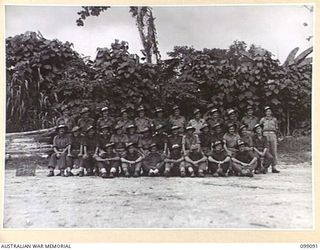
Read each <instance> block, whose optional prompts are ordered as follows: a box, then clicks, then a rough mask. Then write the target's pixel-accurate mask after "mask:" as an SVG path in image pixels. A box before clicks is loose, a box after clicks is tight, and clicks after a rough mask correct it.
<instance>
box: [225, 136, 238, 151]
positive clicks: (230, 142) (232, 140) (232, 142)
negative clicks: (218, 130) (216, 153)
mask: <svg viewBox="0 0 320 250" xmlns="http://www.w3.org/2000/svg"><path fill="white" fill-rule="evenodd" d="M239 139H240V135H238V134H233V135H231V134H229V133H225V134H224V136H223V140H224V141H225V142H226V146H227V148H236V146H237V141H238V140H239Z"/></svg>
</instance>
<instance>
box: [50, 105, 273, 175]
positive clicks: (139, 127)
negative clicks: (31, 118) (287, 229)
mask: <svg viewBox="0 0 320 250" xmlns="http://www.w3.org/2000/svg"><path fill="white" fill-rule="evenodd" d="M171 112H172V115H170V116H169V117H165V116H164V110H163V109H162V108H160V107H156V108H155V109H154V110H153V115H154V118H153V119H151V118H149V117H147V116H146V110H145V108H144V107H143V106H139V107H138V108H137V109H136V117H135V118H134V119H130V116H129V113H128V110H127V109H126V108H123V109H121V110H120V114H121V115H120V117H118V118H114V117H112V115H111V114H110V110H109V108H108V107H103V108H102V109H101V117H100V118H99V119H98V120H95V119H93V118H92V117H90V115H91V113H90V109H89V108H86V107H85V108H83V109H82V110H81V112H80V117H79V119H77V121H76V120H75V119H74V117H73V116H72V115H71V112H70V108H69V107H68V106H65V107H64V108H63V111H62V116H61V117H59V118H58V119H57V126H56V133H57V134H56V135H55V136H54V139H53V153H52V154H51V156H50V161H49V174H48V176H54V175H55V174H54V170H55V168H58V169H59V170H60V172H59V173H58V174H57V175H60V176H73V175H75V174H74V173H73V172H72V171H73V169H78V170H79V171H76V172H77V175H78V176H80V177H81V176H92V175H96V176H101V177H102V178H113V177H116V176H125V177H130V176H133V177H138V176H141V175H144V176H167V177H169V176H181V177H185V176H189V177H196V176H198V177H204V176H205V175H212V176H214V177H219V176H222V177H225V176H232V175H235V176H248V177H252V176H253V175H254V174H260V173H262V174H265V173H267V172H268V169H269V168H270V167H271V171H272V173H278V172H279V170H277V169H276V164H277V130H278V123H277V119H276V118H275V117H274V116H273V115H272V110H271V108H270V107H269V106H267V107H265V108H264V113H265V116H264V117H262V118H261V119H258V118H257V117H256V116H254V108H253V107H252V106H248V107H247V108H246V114H245V115H244V116H243V117H242V118H241V119H239V120H238V117H237V114H236V113H237V112H236V110H235V109H229V110H227V111H226V116H227V117H225V119H223V118H222V115H221V110H219V109H217V108H211V109H210V110H208V111H207V112H206V113H205V114H204V115H202V113H201V111H200V110H199V109H198V108H196V109H194V111H193V118H192V119H191V120H189V121H187V120H186V118H185V117H184V116H182V115H181V114H180V108H179V107H178V106H174V107H172V111H171Z"/></svg>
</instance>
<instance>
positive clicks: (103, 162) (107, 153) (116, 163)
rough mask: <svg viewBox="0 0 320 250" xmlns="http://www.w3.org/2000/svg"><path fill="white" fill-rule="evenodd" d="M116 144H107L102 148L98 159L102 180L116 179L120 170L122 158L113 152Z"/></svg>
mask: <svg viewBox="0 0 320 250" xmlns="http://www.w3.org/2000/svg"><path fill="white" fill-rule="evenodd" d="M113 147H114V143H112V142H111V143H107V144H105V145H104V146H103V147H101V148H100V151H99V153H98V156H97V157H96V161H97V165H98V167H99V171H100V173H101V177H102V178H114V177H115V175H116V174H117V172H118V170H119V168H120V157H119V156H118V154H117V153H115V152H114V151H113Z"/></svg>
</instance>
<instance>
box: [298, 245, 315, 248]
mask: <svg viewBox="0 0 320 250" xmlns="http://www.w3.org/2000/svg"><path fill="white" fill-rule="evenodd" d="M300 248H318V244H300Z"/></svg>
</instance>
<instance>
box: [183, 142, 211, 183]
mask: <svg viewBox="0 0 320 250" xmlns="http://www.w3.org/2000/svg"><path fill="white" fill-rule="evenodd" d="M198 149H199V146H198V145H197V144H193V145H191V148H190V151H189V152H188V154H187V155H186V157H185V161H186V168H187V169H188V172H189V173H190V177H195V176H196V174H198V176H199V177H204V172H205V171H206V170H207V157H205V155H204V154H203V153H202V152H199V150H198Z"/></svg>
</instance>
